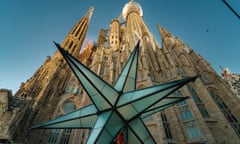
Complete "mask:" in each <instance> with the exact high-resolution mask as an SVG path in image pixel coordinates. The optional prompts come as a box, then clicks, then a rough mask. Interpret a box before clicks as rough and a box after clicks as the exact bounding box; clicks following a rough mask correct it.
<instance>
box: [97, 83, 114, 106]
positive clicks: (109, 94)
mask: <svg viewBox="0 0 240 144" xmlns="http://www.w3.org/2000/svg"><path fill="white" fill-rule="evenodd" d="M101 91H102V93H103V94H104V96H105V97H106V98H107V99H108V100H109V101H110V102H111V104H112V105H113V104H114V103H115V102H116V99H117V98H118V93H117V92H116V91H115V90H113V89H112V88H110V87H109V86H107V85H105V86H104V88H103V89H102V90H101Z"/></svg>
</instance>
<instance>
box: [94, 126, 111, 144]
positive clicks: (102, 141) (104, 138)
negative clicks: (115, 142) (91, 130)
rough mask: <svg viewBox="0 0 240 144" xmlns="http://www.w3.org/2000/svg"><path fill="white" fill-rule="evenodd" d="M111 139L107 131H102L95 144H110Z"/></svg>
mask: <svg viewBox="0 0 240 144" xmlns="http://www.w3.org/2000/svg"><path fill="white" fill-rule="evenodd" d="M112 139H113V136H111V134H110V133H109V132H108V131H107V130H105V129H104V130H103V131H102V132H101V133H100V135H99V137H98V139H97V142H96V144H110V142H111V140H112Z"/></svg>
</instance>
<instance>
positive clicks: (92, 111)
mask: <svg viewBox="0 0 240 144" xmlns="http://www.w3.org/2000/svg"><path fill="white" fill-rule="evenodd" d="M96 112H97V109H96V108H95V106H94V105H89V106H86V107H84V108H81V109H80V116H85V115H90V114H95V113H96Z"/></svg>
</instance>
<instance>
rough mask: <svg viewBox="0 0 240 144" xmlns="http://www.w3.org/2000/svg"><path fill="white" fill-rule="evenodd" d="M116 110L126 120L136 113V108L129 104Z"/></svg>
mask: <svg viewBox="0 0 240 144" xmlns="http://www.w3.org/2000/svg"><path fill="white" fill-rule="evenodd" d="M118 111H119V112H120V113H121V115H122V116H123V117H124V118H125V119H126V120H129V119H130V118H132V117H133V116H134V115H137V112H136V110H135V109H134V108H133V107H132V105H131V104H128V105H126V106H123V107H120V108H118Z"/></svg>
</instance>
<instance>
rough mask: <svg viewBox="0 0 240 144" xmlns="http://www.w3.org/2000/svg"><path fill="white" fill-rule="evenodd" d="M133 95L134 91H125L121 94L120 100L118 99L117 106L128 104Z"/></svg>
mask: <svg viewBox="0 0 240 144" xmlns="http://www.w3.org/2000/svg"><path fill="white" fill-rule="evenodd" d="M132 97H133V93H132V92H129V93H125V94H123V95H121V97H120V99H119V101H118V104H117V106H120V105H122V104H126V103H127V102H129V101H131V99H132Z"/></svg>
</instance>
